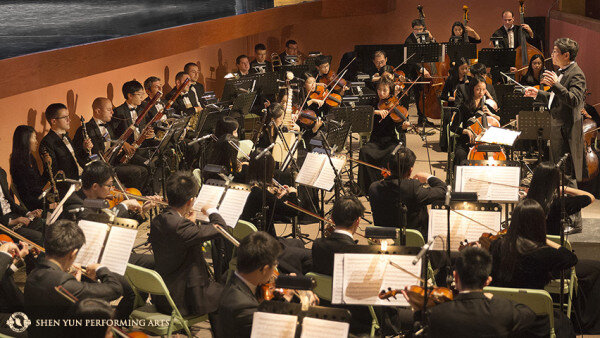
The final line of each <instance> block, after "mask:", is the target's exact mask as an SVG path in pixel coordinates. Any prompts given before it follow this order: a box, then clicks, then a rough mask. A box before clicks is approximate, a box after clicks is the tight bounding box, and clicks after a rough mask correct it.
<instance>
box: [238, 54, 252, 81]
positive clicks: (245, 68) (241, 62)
mask: <svg viewBox="0 0 600 338" xmlns="http://www.w3.org/2000/svg"><path fill="white" fill-rule="evenodd" d="M235 65H236V66H237V72H236V73H235V75H236V77H242V76H244V75H248V74H250V60H249V59H248V56H247V55H245V54H242V55H240V56H238V57H237V58H235Z"/></svg>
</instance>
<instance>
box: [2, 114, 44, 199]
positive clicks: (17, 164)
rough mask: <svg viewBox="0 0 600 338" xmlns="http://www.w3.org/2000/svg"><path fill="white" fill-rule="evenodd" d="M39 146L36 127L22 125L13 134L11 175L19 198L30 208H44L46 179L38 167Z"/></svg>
mask: <svg viewBox="0 0 600 338" xmlns="http://www.w3.org/2000/svg"><path fill="white" fill-rule="evenodd" d="M37 148H38V142H37V136H36V132H35V129H33V127H30V126H26V125H21V126H18V127H17V128H16V129H15V133H14V134H13V144H12V153H11V154H10V176H11V177H12V182H13V185H14V187H15V188H16V190H17V193H18V199H19V200H20V201H21V203H22V204H23V206H24V207H25V208H27V209H28V210H35V209H43V207H44V206H43V199H39V198H38V197H39V196H40V195H41V194H42V191H43V189H44V183H45V180H44V179H43V178H42V175H41V174H40V170H39V169H38V163H37V160H36V159H35V157H34V152H35V151H36V149H37Z"/></svg>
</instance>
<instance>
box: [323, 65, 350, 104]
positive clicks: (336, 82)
mask: <svg viewBox="0 0 600 338" xmlns="http://www.w3.org/2000/svg"><path fill="white" fill-rule="evenodd" d="M345 74H346V71H343V72H342V73H340V78H339V79H337V81H335V84H334V85H333V88H335V86H337V84H338V83H339V82H340V80H341V79H342V77H344V75H345ZM332 92H333V89H330V90H328V91H327V95H326V96H325V98H324V99H323V101H327V98H328V97H329V95H331V93H332Z"/></svg>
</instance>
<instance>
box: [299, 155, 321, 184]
mask: <svg viewBox="0 0 600 338" xmlns="http://www.w3.org/2000/svg"><path fill="white" fill-rule="evenodd" d="M321 155H322V154H317V153H308V154H307V155H306V159H305V160H304V163H303V164H302V168H300V172H298V175H297V176H296V183H299V184H303V185H308V186H311V187H312V186H313V184H314V182H315V181H316V180H317V178H318V177H319V173H320V172H321V168H323V165H324V163H325V162H324V160H325V159H324V158H323V157H322V156H321Z"/></svg>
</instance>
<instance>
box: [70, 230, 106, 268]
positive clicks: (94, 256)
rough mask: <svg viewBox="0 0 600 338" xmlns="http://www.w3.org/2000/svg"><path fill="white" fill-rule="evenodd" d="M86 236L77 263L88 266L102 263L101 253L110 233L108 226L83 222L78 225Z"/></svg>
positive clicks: (76, 259)
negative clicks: (107, 234)
mask: <svg viewBox="0 0 600 338" xmlns="http://www.w3.org/2000/svg"><path fill="white" fill-rule="evenodd" d="M77 225H79V227H80V228H81V230H82V231H83V234H84V235H85V244H84V245H83V246H82V247H81V249H79V252H78V253H77V258H75V263H77V264H80V265H88V264H92V263H98V262H99V261H100V252H101V251H102V246H103V245H104V239H105V238H106V233H107V232H108V229H109V226H108V224H104V223H99V222H92V221H86V220H81V221H79V223H77Z"/></svg>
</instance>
